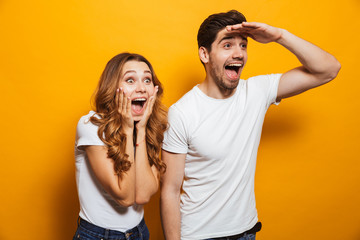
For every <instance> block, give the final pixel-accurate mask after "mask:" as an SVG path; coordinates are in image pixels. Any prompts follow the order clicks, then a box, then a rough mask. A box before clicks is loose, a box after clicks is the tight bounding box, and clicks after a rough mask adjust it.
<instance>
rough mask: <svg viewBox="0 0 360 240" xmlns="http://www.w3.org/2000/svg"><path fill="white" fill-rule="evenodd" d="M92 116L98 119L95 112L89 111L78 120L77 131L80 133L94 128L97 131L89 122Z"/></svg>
mask: <svg viewBox="0 0 360 240" xmlns="http://www.w3.org/2000/svg"><path fill="white" fill-rule="evenodd" d="M93 116H95V117H97V118H100V117H99V115H98V114H97V113H96V112H95V111H92V110H91V111H90V112H89V113H88V114H86V115H84V116H82V117H81V118H80V120H79V122H78V124H77V130H78V131H81V130H86V129H94V128H95V129H97V128H98V127H97V126H96V125H95V124H93V123H92V122H91V121H90V118H91V117H93Z"/></svg>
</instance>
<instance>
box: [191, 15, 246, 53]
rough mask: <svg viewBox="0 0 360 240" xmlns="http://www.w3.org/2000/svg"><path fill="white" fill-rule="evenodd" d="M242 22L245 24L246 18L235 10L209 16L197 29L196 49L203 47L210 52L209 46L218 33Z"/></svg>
mask: <svg viewBox="0 0 360 240" xmlns="http://www.w3.org/2000/svg"><path fill="white" fill-rule="evenodd" d="M242 22H246V18H245V16H244V15H243V14H242V13H240V12H238V11H236V10H231V11H228V12H225V13H216V14H212V15H210V16H209V17H207V18H206V19H205V20H204V22H203V23H202V24H201V26H200V28H199V31H198V35H197V41H198V47H199V48H200V47H205V48H206V49H207V50H208V51H209V52H211V44H212V43H213V42H214V41H215V39H216V36H217V34H218V32H219V31H221V30H222V29H224V28H225V27H226V26H228V25H234V24H238V23H242Z"/></svg>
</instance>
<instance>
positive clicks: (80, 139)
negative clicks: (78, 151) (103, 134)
mask: <svg viewBox="0 0 360 240" xmlns="http://www.w3.org/2000/svg"><path fill="white" fill-rule="evenodd" d="M97 131H98V126H96V125H94V124H93V123H92V122H90V120H89V118H88V117H82V118H81V119H80V121H79V122H78V125H77V128H76V141H75V146H76V147H80V146H87V145H99V146H102V145H105V144H104V143H103V141H101V139H100V138H99V136H98V133H97Z"/></svg>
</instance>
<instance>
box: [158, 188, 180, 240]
mask: <svg viewBox="0 0 360 240" xmlns="http://www.w3.org/2000/svg"><path fill="white" fill-rule="evenodd" d="M160 209H161V222H162V226H163V230H164V235H165V239H166V240H180V235H181V234H180V227H181V226H180V222H181V217H180V193H178V194H168V193H167V192H166V191H161V199H160Z"/></svg>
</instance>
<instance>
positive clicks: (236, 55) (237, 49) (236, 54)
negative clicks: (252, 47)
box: [232, 46, 244, 59]
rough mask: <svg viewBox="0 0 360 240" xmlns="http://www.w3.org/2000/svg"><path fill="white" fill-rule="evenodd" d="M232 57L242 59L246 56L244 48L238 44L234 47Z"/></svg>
mask: <svg viewBox="0 0 360 240" xmlns="http://www.w3.org/2000/svg"><path fill="white" fill-rule="evenodd" d="M232 57H233V58H234V59H236V58H238V59H242V58H243V57H244V53H243V50H242V49H241V47H240V46H237V47H235V48H234V51H233V54H232Z"/></svg>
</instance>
